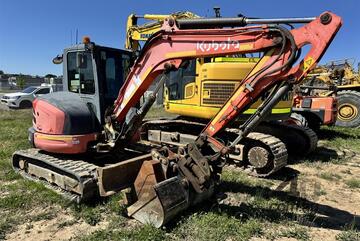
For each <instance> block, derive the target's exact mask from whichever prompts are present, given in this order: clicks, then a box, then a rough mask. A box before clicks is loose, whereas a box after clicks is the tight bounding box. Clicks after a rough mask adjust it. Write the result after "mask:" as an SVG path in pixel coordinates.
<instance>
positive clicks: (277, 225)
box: [0, 108, 360, 241]
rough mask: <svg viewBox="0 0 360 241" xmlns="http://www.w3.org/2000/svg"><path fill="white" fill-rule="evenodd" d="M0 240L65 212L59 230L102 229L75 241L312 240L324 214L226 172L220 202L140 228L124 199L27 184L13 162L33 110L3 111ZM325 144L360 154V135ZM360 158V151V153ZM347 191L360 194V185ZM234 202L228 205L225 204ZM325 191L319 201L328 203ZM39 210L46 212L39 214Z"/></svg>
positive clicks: (338, 131)
mask: <svg viewBox="0 0 360 241" xmlns="http://www.w3.org/2000/svg"><path fill="white" fill-rule="evenodd" d="M164 115H166V114H164V111H163V110H162V108H155V109H153V110H152V111H151V112H150V114H149V115H147V117H148V118H154V117H159V116H164ZM0 123H1V126H0V194H1V195H0V212H1V213H2V215H1V216H0V239H4V238H5V237H6V234H7V233H10V232H12V231H14V230H16V227H17V226H18V225H21V224H24V223H28V225H29V227H31V222H33V221H39V220H49V219H52V218H54V217H56V215H57V213H58V211H59V210H60V209H64V210H66V212H67V213H69V214H70V215H71V216H73V218H72V219H70V220H68V221H63V222H60V223H59V224H58V228H59V229H62V228H65V227H71V226H72V225H74V224H76V223H78V222H86V223H88V224H89V225H93V226H96V225H99V224H101V223H102V222H106V223H107V225H106V226H105V227H104V228H102V229H101V230H98V231H95V232H93V233H90V234H87V235H85V234H81V236H78V237H75V238H74V239H75V240H83V241H92V240H249V239H251V238H252V237H259V238H260V239H261V238H268V239H270V240H275V239H277V238H281V237H287V238H295V239H298V240H308V239H309V238H310V235H309V232H308V229H307V228H306V227H307V226H309V225H320V226H321V225H322V222H324V220H321V223H320V222H319V223H316V221H314V220H316V213H315V212H316V210H314V208H313V205H314V204H312V203H309V202H307V201H306V200H303V199H301V198H298V197H293V196H290V195H288V194H287V193H286V192H282V191H273V190H271V189H270V187H273V186H274V183H276V180H267V179H257V178H253V177H249V176H247V175H246V174H244V173H243V172H239V171H237V170H233V169H231V168H229V169H226V170H224V172H223V174H222V180H223V182H222V183H221V185H220V187H219V196H218V197H217V200H215V199H213V200H209V201H207V202H205V203H202V204H200V205H197V206H195V207H191V208H190V209H189V210H187V211H185V212H184V213H183V214H182V215H181V217H178V218H176V219H175V220H173V221H172V222H170V223H169V224H168V225H166V226H165V227H164V228H161V229H156V228H154V227H152V226H150V225H140V224H138V223H136V222H131V221H129V219H128V218H127V217H125V215H124V213H125V208H126V207H125V206H123V205H122V204H121V201H122V199H123V195H122V194H121V193H119V194H116V195H114V196H112V197H110V198H108V199H106V200H99V201H98V202H96V203H94V204H93V205H85V204H80V205H76V204H71V203H69V202H67V201H66V200H64V199H63V198H62V197H60V196H59V195H58V194H56V193H55V192H52V191H50V190H48V189H47V188H45V187H44V186H43V185H42V184H40V183H36V182H32V181H28V180H25V179H22V178H21V177H20V176H19V175H18V174H16V173H15V172H14V171H13V170H12V168H11V164H10V163H11V162H10V161H11V155H12V153H13V152H14V151H15V150H18V149H25V148H28V147H29V144H28V143H27V129H28V127H29V126H31V111H30V110H10V111H1V110H0ZM321 135H322V136H323V137H322V138H325V137H326V138H329V140H328V141H327V143H328V144H329V146H341V147H344V148H351V147H352V146H355V147H356V148H358V147H359V146H360V141H359V140H358V139H360V138H359V137H360V130H357V129H356V130H355V129H352V130H351V131H349V130H346V129H342V128H327V127H326V128H322V129H321ZM356 150H358V149H356ZM319 177H320V178H322V179H325V180H329V181H336V180H339V179H340V176H338V175H337V174H333V173H329V172H326V171H325V170H324V171H322V172H321V173H320V174H319ZM345 183H346V184H347V185H348V186H349V187H351V188H358V187H359V186H360V181H359V180H358V179H348V180H346V181H345ZM220 194H221V195H223V196H224V197H226V196H228V198H226V199H225V200H226V202H225V201H224V199H223V198H224V197H221V195H220ZM325 194H326V192H325V191H324V190H319V193H318V195H325ZM36 210H38V211H36ZM358 235H359V234H358V232H357V231H344V232H342V233H341V234H339V235H338V237H337V238H338V240H356V239H355V238H356V237H358Z"/></svg>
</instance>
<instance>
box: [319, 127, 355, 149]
mask: <svg viewBox="0 0 360 241" xmlns="http://www.w3.org/2000/svg"><path fill="white" fill-rule="evenodd" d="M318 135H319V138H320V139H325V140H326V144H327V146H329V147H336V148H339V147H342V148H346V149H350V150H353V151H356V152H360V128H345V127H326V126H325V127H321V130H320V132H319V134H318Z"/></svg>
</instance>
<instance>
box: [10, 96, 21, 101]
mask: <svg viewBox="0 0 360 241" xmlns="http://www.w3.org/2000/svg"><path fill="white" fill-rule="evenodd" d="M20 97H21V96H11V97H10V99H12V100H17V99H19V98H20Z"/></svg>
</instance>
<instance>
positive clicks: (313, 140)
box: [279, 124, 319, 155]
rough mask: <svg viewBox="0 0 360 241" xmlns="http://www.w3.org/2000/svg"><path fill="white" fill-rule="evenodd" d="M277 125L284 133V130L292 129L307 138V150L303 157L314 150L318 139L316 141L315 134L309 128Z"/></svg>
mask: <svg viewBox="0 0 360 241" xmlns="http://www.w3.org/2000/svg"><path fill="white" fill-rule="evenodd" d="M279 125H280V126H282V127H283V128H284V131H286V128H288V129H292V130H295V131H297V132H299V133H301V134H303V135H304V136H306V137H307V139H308V141H309V142H308V149H307V150H306V152H305V153H304V155H307V154H309V153H311V152H313V151H315V150H316V148H317V143H318V140H319V139H318V136H317V134H316V132H315V131H313V130H312V129H311V128H309V127H304V126H298V125H286V124H279Z"/></svg>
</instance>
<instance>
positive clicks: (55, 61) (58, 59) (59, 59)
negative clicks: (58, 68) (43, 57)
mask: <svg viewBox="0 0 360 241" xmlns="http://www.w3.org/2000/svg"><path fill="white" fill-rule="evenodd" d="M52 62H53V64H61V63H62V62H63V55H57V56H56V57H55V58H53V60H52Z"/></svg>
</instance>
